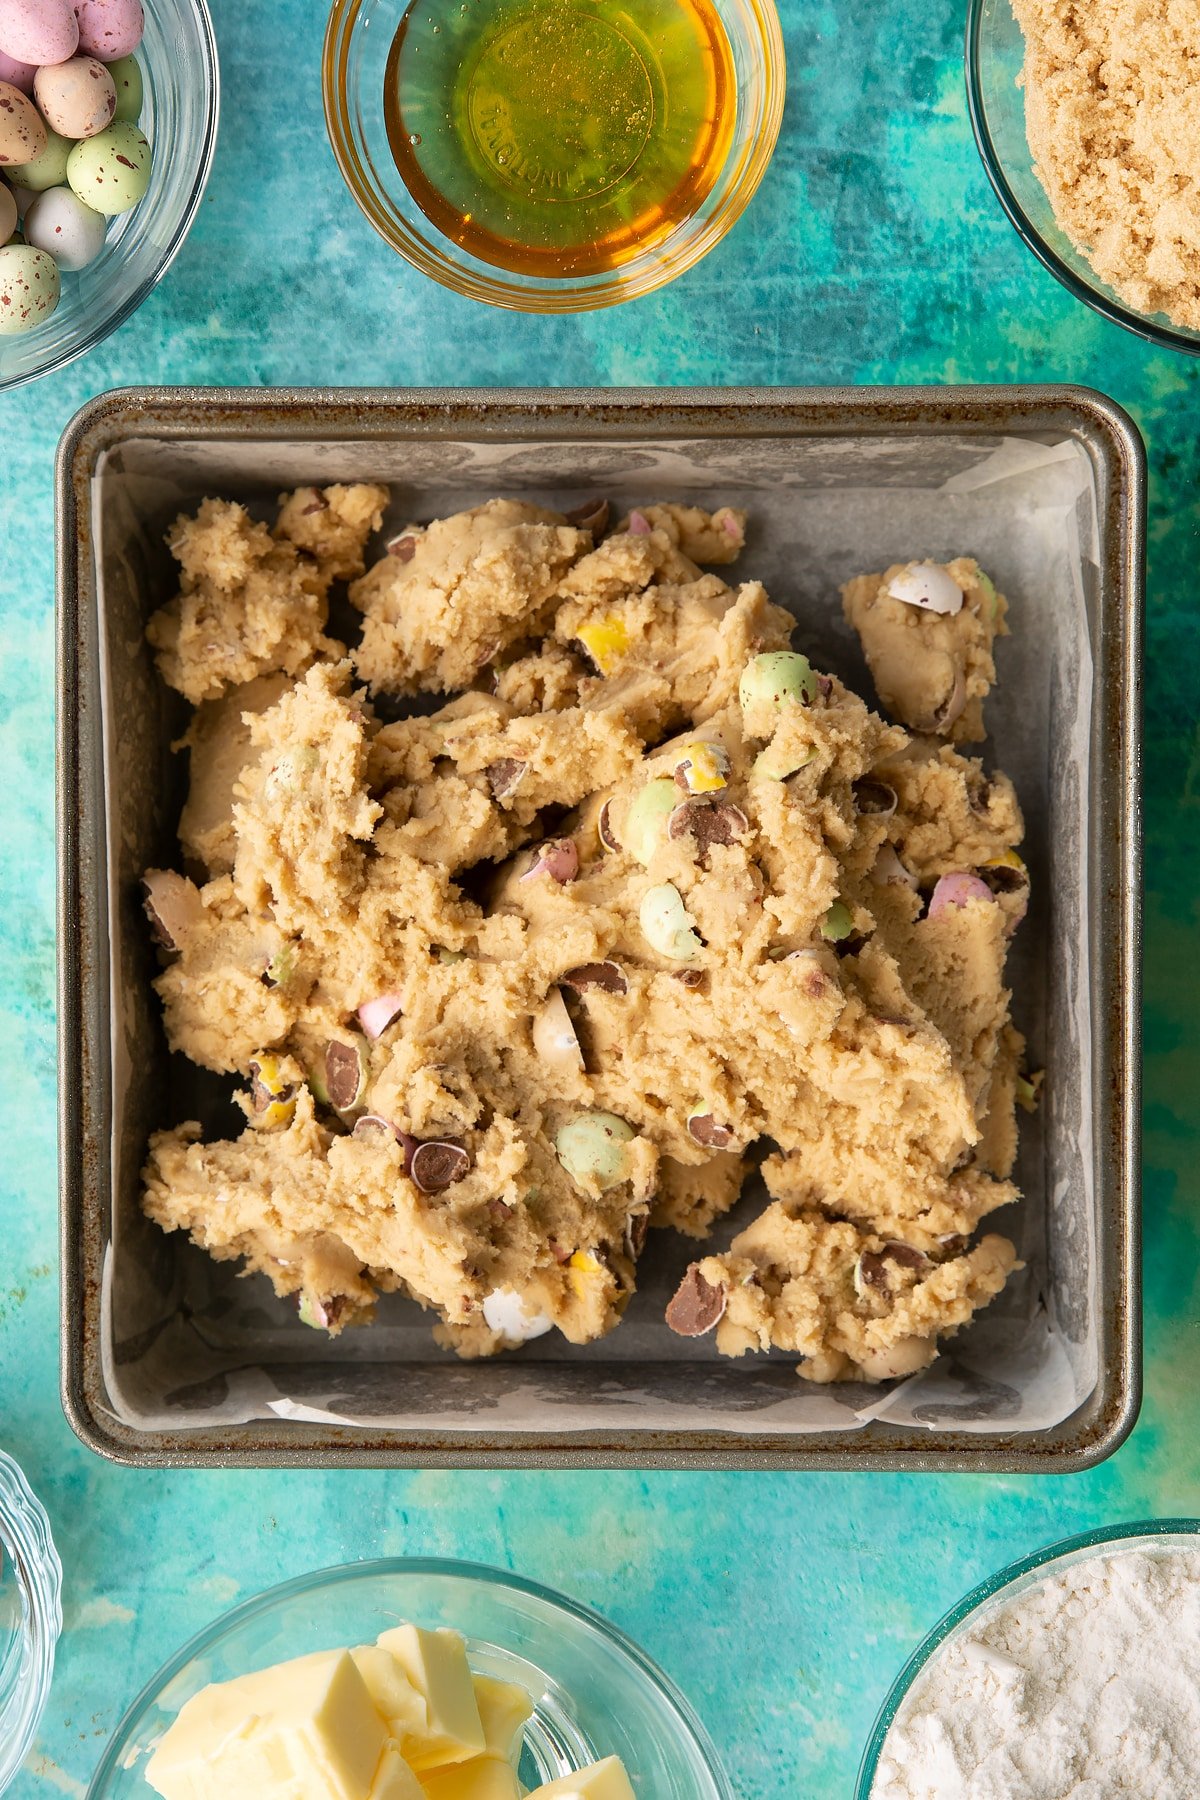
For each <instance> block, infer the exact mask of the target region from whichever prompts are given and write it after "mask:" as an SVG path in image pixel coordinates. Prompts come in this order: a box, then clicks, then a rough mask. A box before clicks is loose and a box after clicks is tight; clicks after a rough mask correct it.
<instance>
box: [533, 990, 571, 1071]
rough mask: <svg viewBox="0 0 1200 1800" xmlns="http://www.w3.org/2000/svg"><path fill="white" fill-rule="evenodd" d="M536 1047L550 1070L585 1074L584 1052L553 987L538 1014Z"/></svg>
mask: <svg viewBox="0 0 1200 1800" xmlns="http://www.w3.org/2000/svg"><path fill="white" fill-rule="evenodd" d="M533 1047H534V1050H535V1051H536V1052H537V1055H538V1058H539V1060H540V1061H541V1062H543V1063H544V1064H545V1066H546V1067H547V1068H548V1069H553V1070H555V1071H556V1072H558V1073H560V1074H563V1075H582V1074H583V1051H582V1050H581V1049H580V1048H579V1039H578V1038H577V1037H576V1035H575V1027H574V1025H572V1023H571V1015H570V1013H569V1012H568V1011H567V1007H566V1002H565V1001H564V999H563V997H562V994H561V993H560V992H559V990H558V988H551V990H550V992H549V994H548V995H547V996H546V999H545V1001H544V1003H543V1005H542V1006H541V1008H540V1009H539V1011H538V1012H537V1013H536V1014H535V1015H534V1020H533Z"/></svg>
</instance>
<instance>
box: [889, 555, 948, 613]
mask: <svg viewBox="0 0 1200 1800" xmlns="http://www.w3.org/2000/svg"><path fill="white" fill-rule="evenodd" d="M887 591H888V593H889V595H890V596H891V598H892V599H893V600H902V601H903V602H904V604H905V606H919V607H920V608H921V610H922V612H932V613H957V612H961V611H962V603H963V591H962V589H961V588H960V587H959V585H958V583H957V581H955V580H953V579H952V578H951V576H949V575H947V573H946V571H945V569H943V568H940V567H939V565H938V564H937V563H927V562H925V563H909V565H908V567H907V568H905V569H901V571H900V573H899V574H898V575H893V576H892V579H891V580H890V581H889V583H888V590H887Z"/></svg>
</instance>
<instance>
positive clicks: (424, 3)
mask: <svg viewBox="0 0 1200 1800" xmlns="http://www.w3.org/2000/svg"><path fill="white" fill-rule="evenodd" d="M323 86H324V95H325V118H326V123H327V125H328V128H329V135H330V140H331V142H332V145H333V150H334V154H335V156H336V157H337V160H338V163H339V166H340V167H341V171H342V174H343V176H344V177H345V179H346V182H347V185H348V186H349V188H350V191H351V193H352V194H353V196H354V198H355V200H356V201H357V202H358V204H359V206H360V207H361V208H362V211H363V212H364V213H365V214H366V216H367V218H368V219H369V221H370V222H371V224H372V225H373V226H374V227H375V229H376V231H378V232H379V233H380V235H381V236H382V237H383V238H385V239H386V240H387V242H388V243H389V244H391V245H392V247H393V248H394V249H395V250H398V251H399V252H400V254H401V255H402V256H404V257H407V259H408V261H409V262H411V263H412V264H414V265H415V267H417V268H418V269H420V270H422V271H423V273H424V274H426V275H430V276H432V277H433V279H434V280H435V281H440V282H442V283H443V285H445V286H447V287H451V288H454V289H455V290H456V291H457V292H458V293H461V294H467V295H469V296H470V297H471V298H473V299H476V300H484V301H487V302H489V303H490V304H492V305H494V306H504V307H510V308H515V309H517V310H521V311H526V312H581V311H585V310H588V309H590V308H594V307H600V306H612V305H614V304H615V303H617V302H618V301H622V300H631V299H634V298H636V297H637V296H639V295H642V294H648V293H650V292H652V291H653V290H654V289H655V288H658V287H661V286H662V285H663V283H664V282H667V281H671V280H673V279H674V278H675V277H676V276H677V275H680V274H682V273H683V271H684V270H685V269H689V268H691V267H692V265H693V264H694V263H695V262H697V261H698V260H699V259H700V257H702V256H704V255H705V254H706V253H707V252H708V251H709V250H711V249H712V247H713V246H714V244H717V243H719V242H720V240H721V239H722V238H723V237H724V236H725V234H726V232H728V231H729V229H730V227H731V226H732V225H733V224H734V223H735V221H736V220H737V219H738V218H739V217H740V215H741V213H742V212H743V211H744V209H745V208H746V206H747V205H748V204H749V202H750V200H751V198H752V196H753V194H754V192H755V190H756V188H757V187H758V185H759V182H760V181H761V180H762V177H763V175H764V173H765V172H766V168H767V165H768V163H769V162H770V160H771V154H772V152H773V150H774V148H775V142H776V139H777V138H778V135H779V127H780V122H781V120H782V117H783V100H784V88H785V74H784V49H783V36H782V32H781V30H780V25H779V18H778V15H777V13H776V11H775V6H774V0H459V4H457V5H455V6H436V5H433V4H432V3H431V0H409V4H408V5H407V7H406V8H397V7H396V6H395V4H394V0H333V7H332V10H331V12H330V16H329V26H328V30H327V33H326V38H325V52H324V68H323Z"/></svg>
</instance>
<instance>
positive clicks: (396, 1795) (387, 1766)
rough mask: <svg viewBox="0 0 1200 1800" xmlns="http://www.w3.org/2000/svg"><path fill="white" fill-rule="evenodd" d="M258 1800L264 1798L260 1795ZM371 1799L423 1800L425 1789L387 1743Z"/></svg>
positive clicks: (396, 1751)
mask: <svg viewBox="0 0 1200 1800" xmlns="http://www.w3.org/2000/svg"><path fill="white" fill-rule="evenodd" d="M259 1800H264V1797H263V1796H261V1795H260V1797H259ZM371 1800H425V1790H424V1788H423V1787H422V1786H421V1784H420V1782H419V1781H418V1780H417V1778H416V1776H415V1775H414V1774H413V1772H412V1770H411V1769H410V1768H409V1766H408V1764H407V1763H406V1762H405V1760H404V1758H403V1757H402V1756H401V1754H400V1752H399V1750H397V1748H396V1746H395V1744H389V1745H388V1747H387V1749H386V1750H385V1751H384V1753H383V1760H382V1761H381V1762H380V1765H379V1767H378V1769H376V1771H375V1779H374V1781H373V1782H372V1783H371Z"/></svg>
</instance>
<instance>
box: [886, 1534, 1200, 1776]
mask: <svg viewBox="0 0 1200 1800" xmlns="http://www.w3.org/2000/svg"><path fill="white" fill-rule="evenodd" d="M1140 1547H1153V1548H1159V1549H1170V1550H1181V1549H1182V1550H1191V1551H1194V1552H1198V1553H1200V1519H1140V1520H1136V1521H1135V1522H1133V1523H1132V1524H1128V1525H1117V1526H1104V1527H1102V1528H1101V1529H1099V1530H1097V1531H1085V1532H1081V1533H1080V1534H1079V1535H1078V1536H1077V1537H1069V1538H1063V1539H1061V1541H1060V1542H1058V1543H1056V1544H1047V1545H1046V1546H1045V1547H1044V1548H1043V1549H1041V1550H1035V1551H1033V1552H1032V1554H1031V1555H1029V1556H1023V1557H1020V1558H1019V1559H1018V1560H1017V1561H1016V1562H1012V1563H1009V1564H1008V1565H1007V1566H1006V1567H1005V1568H1003V1569H1000V1570H999V1571H998V1572H997V1573H996V1574H995V1575H991V1576H989V1577H988V1579H987V1580H986V1581H981V1582H980V1583H979V1586H978V1587H974V1588H972V1589H971V1591H970V1593H969V1594H965V1595H964V1596H963V1598H962V1599H961V1600H960V1601H959V1602H958V1604H957V1605H956V1606H952V1607H951V1608H950V1611H949V1612H948V1613H946V1615H945V1616H944V1618H941V1619H939V1620H938V1623H937V1624H936V1625H935V1626H934V1627H933V1629H932V1631H930V1632H928V1633H927V1634H926V1636H925V1637H924V1638H922V1640H921V1642H920V1643H919V1644H918V1645H917V1647H916V1649H915V1650H914V1651H913V1653H912V1655H911V1656H910V1657H909V1659H908V1661H907V1662H906V1663H905V1665H904V1667H903V1668H902V1669H901V1671H900V1673H899V1674H898V1675H897V1677H896V1679H895V1681H894V1682H893V1683H892V1685H891V1687H890V1688H889V1689H888V1693H887V1697H886V1699H885V1700H884V1702H883V1705H882V1706H881V1707H880V1709H879V1713H878V1716H877V1717H876V1720H875V1723H874V1725H873V1726H872V1728H871V1735H870V1737H869V1738H868V1740H867V1747H866V1749H865V1750H864V1752H863V1758H862V1762H861V1763H860V1765H859V1770H858V1782H857V1784H856V1786H855V1789H854V1796H855V1800H871V1790H872V1788H873V1786H874V1783H875V1776H876V1773H877V1772H878V1768H879V1759H880V1756H881V1755H882V1753H883V1746H884V1742H885V1740H886V1738H887V1734H888V1732H889V1731H890V1730H891V1728H892V1723H893V1721H894V1719H895V1717H896V1714H897V1713H898V1712H899V1711H900V1708H901V1707H902V1706H903V1704H904V1702H905V1700H906V1698H907V1697H908V1693H909V1691H910V1689H911V1688H912V1687H913V1686H914V1685H915V1684H916V1682H917V1680H918V1679H919V1678H920V1676H921V1675H922V1674H923V1673H924V1671H925V1666H926V1664H927V1663H929V1662H930V1661H931V1660H932V1659H933V1657H934V1656H935V1655H936V1654H937V1652H938V1651H939V1650H940V1649H941V1647H942V1645H943V1644H945V1643H946V1641H947V1640H948V1639H949V1638H952V1637H956V1636H959V1635H960V1634H961V1635H963V1636H965V1635H966V1634H967V1633H968V1632H969V1631H970V1630H971V1629H974V1628H977V1627H978V1625H979V1623H980V1622H981V1621H980V1619H979V1618H978V1617H977V1615H978V1614H980V1613H982V1612H984V1611H985V1610H987V1611H990V1610H991V1609H992V1608H993V1607H994V1606H996V1605H998V1604H999V1603H1000V1602H1002V1601H1003V1602H1008V1601H1011V1600H1014V1599H1016V1597H1017V1596H1018V1595H1019V1594H1022V1593H1026V1592H1028V1590H1029V1589H1030V1588H1033V1587H1037V1586H1038V1585H1039V1583H1040V1582H1043V1581H1045V1580H1046V1579H1047V1578H1048V1577H1049V1576H1051V1575H1055V1574H1057V1573H1058V1572H1059V1571H1060V1569H1065V1568H1067V1567H1069V1566H1070V1565H1071V1564H1072V1563H1077V1562H1086V1561H1087V1560H1088V1559H1089V1558H1090V1557H1093V1556H1095V1554H1096V1552H1097V1551H1104V1552H1112V1551H1121V1550H1132V1549H1137V1548H1140Z"/></svg>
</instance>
